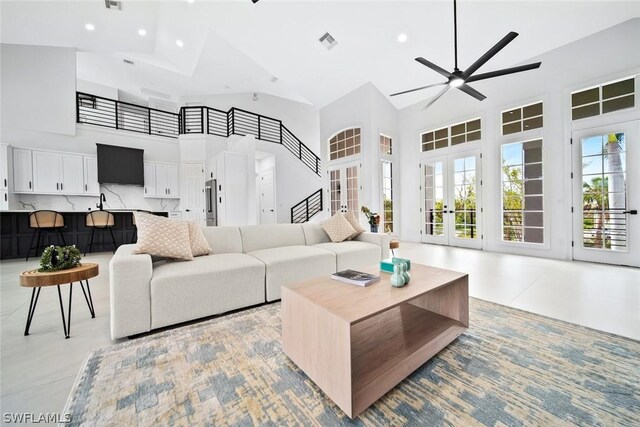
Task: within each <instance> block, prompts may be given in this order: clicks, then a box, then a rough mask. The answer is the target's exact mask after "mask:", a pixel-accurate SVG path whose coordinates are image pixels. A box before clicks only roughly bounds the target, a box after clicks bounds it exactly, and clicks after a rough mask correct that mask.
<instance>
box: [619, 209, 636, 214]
mask: <svg viewBox="0 0 640 427" xmlns="http://www.w3.org/2000/svg"><path fill="white" fill-rule="evenodd" d="M622 213H626V214H627V213H628V214H631V215H638V211H637V210H636V209H631V210H628V211H624V212H622Z"/></svg>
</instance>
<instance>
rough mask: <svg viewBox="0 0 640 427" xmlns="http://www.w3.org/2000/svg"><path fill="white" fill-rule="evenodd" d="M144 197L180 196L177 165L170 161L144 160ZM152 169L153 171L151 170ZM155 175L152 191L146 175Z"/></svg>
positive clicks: (166, 197) (165, 197)
mask: <svg viewBox="0 0 640 427" xmlns="http://www.w3.org/2000/svg"><path fill="white" fill-rule="evenodd" d="M144 168H145V190H146V191H145V195H144V196H145V197H155V198H159V199H178V198H180V179H179V177H178V165H175V164H171V163H155V162H145V165H144ZM152 169H153V172H151V170H152ZM152 174H153V175H155V186H154V188H153V190H155V192H154V191H150V190H151V188H147V187H150V186H148V185H147V176H149V178H151V175H152Z"/></svg>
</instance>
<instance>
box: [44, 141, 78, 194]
mask: <svg viewBox="0 0 640 427" xmlns="http://www.w3.org/2000/svg"><path fill="white" fill-rule="evenodd" d="M33 192H34V193H36V194H72V195H81V194H84V162H83V159H82V155H80V154H69V153H58V152H55V151H37V150H34V151H33Z"/></svg>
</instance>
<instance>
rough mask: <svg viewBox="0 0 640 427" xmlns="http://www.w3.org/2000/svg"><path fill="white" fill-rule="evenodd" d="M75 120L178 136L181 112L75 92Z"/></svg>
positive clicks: (141, 131)
mask: <svg viewBox="0 0 640 427" xmlns="http://www.w3.org/2000/svg"><path fill="white" fill-rule="evenodd" d="M76 122H78V123H83V124H88V125H95V126H103V127H107V128H112V129H121V130H127V131H130V132H138V133H146V134H148V135H155V136H164V137H169V138H177V137H178V135H179V133H180V115H179V114H177V113H171V112H168V111H162V110H156V109H155V108H148V107H143V106H140V105H135V104H130V103H128V102H122V101H116V100H113V99H109V98H103V97H101V96H97V95H91V94H88V93H83V92H76Z"/></svg>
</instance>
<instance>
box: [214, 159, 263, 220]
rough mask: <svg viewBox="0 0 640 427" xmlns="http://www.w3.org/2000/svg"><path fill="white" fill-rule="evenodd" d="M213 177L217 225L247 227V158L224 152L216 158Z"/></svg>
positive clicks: (248, 176)
mask: <svg viewBox="0 0 640 427" xmlns="http://www.w3.org/2000/svg"><path fill="white" fill-rule="evenodd" d="M251 176H253V174H252V175H251ZM215 177H216V183H217V184H218V194H217V197H218V201H217V204H218V225H247V224H248V223H249V194H248V189H249V181H248V180H249V178H250V175H249V171H248V167H247V156H246V155H244V154H239V153H231V152H226V151H225V152H222V153H220V154H219V155H218V156H217V157H216V175H215ZM253 197H255V195H253Z"/></svg>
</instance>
